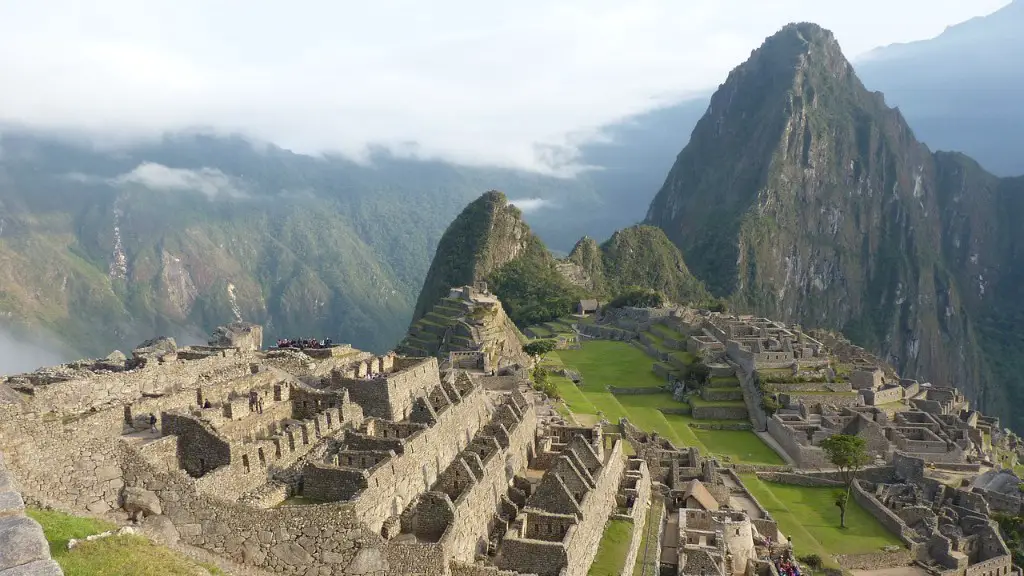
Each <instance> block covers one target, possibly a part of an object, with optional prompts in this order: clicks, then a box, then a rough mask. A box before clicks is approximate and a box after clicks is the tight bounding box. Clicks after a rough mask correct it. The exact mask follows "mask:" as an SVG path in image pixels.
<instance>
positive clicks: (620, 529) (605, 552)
mask: <svg viewBox="0 0 1024 576" xmlns="http://www.w3.org/2000/svg"><path fill="white" fill-rule="evenodd" d="M632 536H633V524H631V523H629V522H626V521H625V520H609V521H608V524H606V525H605V527H604V536H602V537H601V543H600V544H599V546H598V549H597V556H596V557H595V558H594V563H593V564H591V565H590V571H589V572H587V576H619V574H621V573H622V568H623V565H624V564H625V563H626V555H627V554H629V542H630V539H631V538H632Z"/></svg>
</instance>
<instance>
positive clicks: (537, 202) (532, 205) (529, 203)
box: [509, 198, 552, 214]
mask: <svg viewBox="0 0 1024 576" xmlns="http://www.w3.org/2000/svg"><path fill="white" fill-rule="evenodd" d="M509 204H512V205H514V206H515V207H516V208H519V211H520V212H522V213H523V214H531V213H533V212H536V211H537V210H540V209H541V208H547V207H549V206H551V205H552V204H551V201H550V200H546V199H544V198H519V199H512V200H509Z"/></svg>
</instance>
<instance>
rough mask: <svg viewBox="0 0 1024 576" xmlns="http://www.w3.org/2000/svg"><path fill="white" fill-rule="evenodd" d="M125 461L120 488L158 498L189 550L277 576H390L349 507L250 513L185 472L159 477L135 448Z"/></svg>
mask: <svg viewBox="0 0 1024 576" xmlns="http://www.w3.org/2000/svg"><path fill="white" fill-rule="evenodd" d="M122 460H123V461H122V465H123V469H124V479H125V484H126V485H127V486H129V487H133V488H139V489H143V490H147V491H150V492H152V493H153V494H154V495H156V497H157V498H159V500H160V503H161V507H162V509H163V513H164V514H165V515H166V516H167V517H168V518H169V519H170V520H171V522H173V524H174V526H175V527H176V529H177V532H178V534H179V536H180V538H181V540H182V541H183V542H184V543H186V544H189V545H192V546H198V547H200V548H204V549H206V550H210V551H212V552H216V553H218V554H221V555H223V556H226V557H228V558H231V559H232V560H234V561H235V562H238V563H241V564H245V565H248V566H255V567H258V568H262V569H265V570H268V571H271V572H274V573H278V574H295V575H298V574H302V575H305V574H311V573H315V574H323V575H325V576H333V575H342V574H363V575H366V576H385V574H389V573H390V574H393V573H392V572H388V566H387V556H386V552H385V550H384V548H385V546H384V542H383V540H382V539H381V537H380V536H378V535H377V534H374V533H372V532H369V531H367V530H366V529H365V528H364V527H363V526H362V524H361V523H360V522H359V519H358V518H357V516H356V513H355V510H354V509H353V507H352V506H351V504H319V505H312V506H281V507H277V508H270V509H259V508H252V507H249V506H243V505H241V504H236V503H232V502H227V501H225V500H221V499H219V498H216V497H213V496H210V495H206V494H201V493H199V492H198V491H197V490H196V487H195V483H194V482H193V481H192V480H191V479H190V478H189V477H188V476H187V475H186V474H185V473H184V472H182V471H173V472H161V471H159V470H158V469H157V468H155V467H153V466H151V465H150V464H149V463H148V462H147V461H146V460H145V459H144V458H143V457H142V456H141V454H139V453H138V452H137V451H136V450H134V448H131V447H126V450H125V452H124V454H123V458H122Z"/></svg>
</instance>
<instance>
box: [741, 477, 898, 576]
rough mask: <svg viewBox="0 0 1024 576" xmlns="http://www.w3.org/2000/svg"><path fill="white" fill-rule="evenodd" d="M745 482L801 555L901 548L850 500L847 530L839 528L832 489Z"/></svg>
mask: <svg viewBox="0 0 1024 576" xmlns="http://www.w3.org/2000/svg"><path fill="white" fill-rule="evenodd" d="M741 476H742V478H743V483H744V484H745V485H746V486H747V488H748V489H749V490H750V492H751V493H752V494H753V495H754V497H755V498H757V500H758V501H759V502H760V503H761V505H762V506H764V507H765V508H766V509H767V510H768V512H770V513H771V515H772V517H774V518H775V520H776V521H777V522H778V523H779V529H780V530H782V533H783V534H785V535H786V536H789V537H791V538H793V541H794V544H795V545H796V553H797V554H798V555H801V556H802V555H805V554H818V555H820V556H821V557H822V558H826V557H830V556H832V555H835V554H864V553H869V552H880V551H881V548H882V547H883V546H892V545H895V546H902V545H903V543H902V542H900V540H899V538H897V537H896V535H894V534H892V533H891V532H889V531H888V530H886V529H885V527H884V526H882V525H881V524H880V523H879V522H878V521H877V520H875V518H874V517H873V516H871V514H869V513H868V511H867V510H865V509H864V508H862V507H861V506H860V505H859V504H857V503H856V502H853V501H852V500H851V501H850V507H849V509H848V510H847V513H846V525H847V527H846V528H840V527H839V509H838V508H836V506H835V504H834V503H833V494H834V492H835V489H833V488H807V487H803V486H789V485H785V484H774V483H768V482H763V481H761V480H760V479H758V478H757V476H756V475H754V474H741Z"/></svg>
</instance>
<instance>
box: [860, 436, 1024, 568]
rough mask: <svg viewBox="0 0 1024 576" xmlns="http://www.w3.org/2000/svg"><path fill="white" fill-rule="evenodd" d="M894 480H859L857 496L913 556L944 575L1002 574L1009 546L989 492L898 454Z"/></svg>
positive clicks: (1007, 564) (1009, 560)
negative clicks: (934, 473)
mask: <svg viewBox="0 0 1024 576" xmlns="http://www.w3.org/2000/svg"><path fill="white" fill-rule="evenodd" d="M894 464H895V470H896V476H895V478H893V480H892V481H891V482H879V483H871V482H867V481H864V480H859V481H857V482H856V484H855V486H854V492H853V496H854V499H855V500H857V502H858V503H859V504H860V505H861V506H863V507H864V508H865V509H866V510H867V511H868V512H870V513H871V514H872V515H873V516H875V517H876V518H877V519H878V520H879V521H880V522H881V523H882V524H883V525H884V526H885V527H886V528H888V529H889V530H890V531H892V532H893V533H895V534H897V535H899V537H900V538H901V539H902V540H903V541H904V542H905V543H906V544H907V547H908V549H909V550H908V552H907V554H908V557H909V559H910V560H914V561H916V562H918V563H919V564H920V565H923V566H924V567H925V568H926V569H927V570H928V571H929V572H930V573H933V574H937V575H939V576H1002V575H1005V574H1009V573H1010V571H1011V569H1012V557H1011V554H1010V550H1009V548H1008V547H1007V546H1006V543H1005V542H1004V541H1003V539H1002V536H1001V535H1000V533H999V528H998V526H997V525H996V523H995V521H994V520H992V519H991V518H990V517H989V515H990V513H991V511H992V507H991V505H990V504H991V503H990V501H989V499H988V494H986V490H984V489H982V490H974V489H972V488H967V487H961V488H953V487H951V486H947V485H945V484H943V483H942V482H940V481H938V480H935V479H933V478H928V477H927V476H926V474H925V461H924V460H923V459H921V458H917V457H913V456H908V455H905V454H902V453H897V455H896V458H895V459H894Z"/></svg>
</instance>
